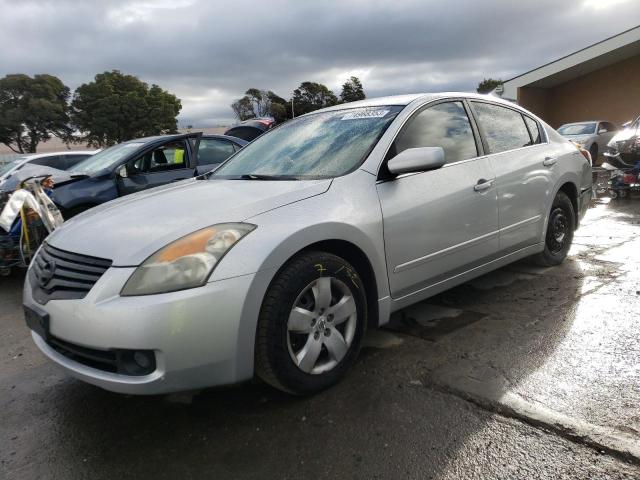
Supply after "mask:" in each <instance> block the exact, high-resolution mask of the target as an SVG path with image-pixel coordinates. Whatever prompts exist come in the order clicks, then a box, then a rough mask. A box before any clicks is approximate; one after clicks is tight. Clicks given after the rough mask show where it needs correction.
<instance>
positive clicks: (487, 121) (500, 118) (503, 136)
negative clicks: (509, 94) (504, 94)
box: [472, 102, 531, 153]
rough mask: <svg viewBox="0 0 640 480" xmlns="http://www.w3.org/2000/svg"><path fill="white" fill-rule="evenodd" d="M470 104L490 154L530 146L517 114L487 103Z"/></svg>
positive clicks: (524, 127)
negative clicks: (482, 131)
mask: <svg viewBox="0 0 640 480" xmlns="http://www.w3.org/2000/svg"><path fill="white" fill-rule="evenodd" d="M472 103H473V109H474V111H475V112H476V115H477V116H478V122H479V123H480V126H481V127H482V129H483V130H484V133H485V136H486V140H487V145H488V146H489V152H490V153H500V152H505V151H507V150H514V149H516V148H521V147H526V146H527V145H530V143H531V139H530V138H529V131H528V130H527V127H526V125H525V123H524V120H523V118H522V115H521V114H520V113H519V112H516V111H515V110H511V109H510V108H505V107H500V106H498V105H492V104H489V103H480V102H472Z"/></svg>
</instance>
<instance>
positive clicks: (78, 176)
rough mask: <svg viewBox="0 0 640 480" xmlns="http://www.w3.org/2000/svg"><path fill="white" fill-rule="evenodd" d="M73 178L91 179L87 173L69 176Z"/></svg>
mask: <svg viewBox="0 0 640 480" xmlns="http://www.w3.org/2000/svg"><path fill="white" fill-rule="evenodd" d="M69 176H70V177H71V178H89V175H87V174H86V173H74V174H73V175H69Z"/></svg>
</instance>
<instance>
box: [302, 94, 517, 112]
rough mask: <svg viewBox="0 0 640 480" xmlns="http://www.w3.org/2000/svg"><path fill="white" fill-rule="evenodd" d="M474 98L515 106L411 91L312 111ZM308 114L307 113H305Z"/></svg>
mask: <svg viewBox="0 0 640 480" xmlns="http://www.w3.org/2000/svg"><path fill="white" fill-rule="evenodd" d="M451 97H456V98H461V97H462V98H476V99H484V100H490V101H492V102H496V103H503V104H505V105H511V106H517V105H516V104H514V103H513V102H510V101H508V100H504V99H502V98H500V97H495V96H492V95H484V94H480V93H471V92H438V93H412V94H406V95H391V96H387V97H377V98H367V99H365V100H358V101H356V102H349V103H341V104H339V105H334V106H332V107H327V108H323V109H322V110H316V111H314V112H311V114H313V113H318V112H330V111H334V110H346V109H349V108H362V107H381V106H384V105H400V106H406V105H409V104H410V103H413V102H424V101H429V100H439V99H441V98H451ZM306 115H309V114H306Z"/></svg>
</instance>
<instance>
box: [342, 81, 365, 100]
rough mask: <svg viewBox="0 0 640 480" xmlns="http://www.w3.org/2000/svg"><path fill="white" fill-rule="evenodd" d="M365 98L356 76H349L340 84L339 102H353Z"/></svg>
mask: <svg viewBox="0 0 640 480" xmlns="http://www.w3.org/2000/svg"><path fill="white" fill-rule="evenodd" d="M365 98H367V97H366V96H365V94H364V89H363V88H362V83H361V82H360V79H359V78H358V77H351V78H350V79H349V80H347V81H346V82H345V83H344V84H343V85H342V92H341V93H340V103H347V102H355V101H356V100H364V99H365Z"/></svg>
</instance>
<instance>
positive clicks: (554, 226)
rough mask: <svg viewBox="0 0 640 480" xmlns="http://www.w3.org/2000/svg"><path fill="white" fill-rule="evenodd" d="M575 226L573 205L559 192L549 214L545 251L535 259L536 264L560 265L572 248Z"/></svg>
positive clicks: (545, 265)
mask: <svg viewBox="0 0 640 480" xmlns="http://www.w3.org/2000/svg"><path fill="white" fill-rule="evenodd" d="M575 226H576V213H575V210H574V209H573V204H572V203H571V200H569V197H568V196H567V195H566V194H565V193H564V192H558V193H557V195H556V198H554V199H553V204H552V205H551V211H550V212H549V220H548V222H547V232H546V234H545V241H544V250H543V251H542V252H540V253H539V254H537V255H535V256H534V257H533V260H534V262H535V263H536V264H537V265H539V266H541V267H553V266H556V265H560V264H561V263H562V262H563V261H564V259H565V258H566V257H567V254H568V253H569V249H570V248H571V242H572V241H573V231H574V229H575Z"/></svg>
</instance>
